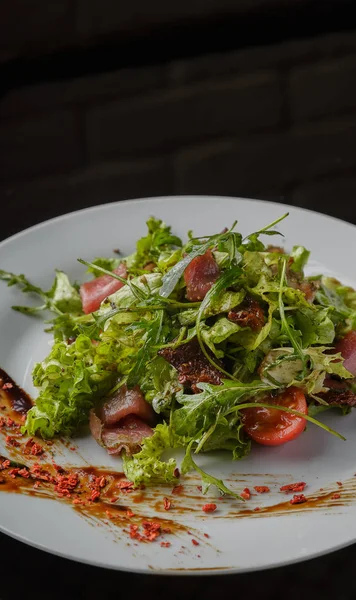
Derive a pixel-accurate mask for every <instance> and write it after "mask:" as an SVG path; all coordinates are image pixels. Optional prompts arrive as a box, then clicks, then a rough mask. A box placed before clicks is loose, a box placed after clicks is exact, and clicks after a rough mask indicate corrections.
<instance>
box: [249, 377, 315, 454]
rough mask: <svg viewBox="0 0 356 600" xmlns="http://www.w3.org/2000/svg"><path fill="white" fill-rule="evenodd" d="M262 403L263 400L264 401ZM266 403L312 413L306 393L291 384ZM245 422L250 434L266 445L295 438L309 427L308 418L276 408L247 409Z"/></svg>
mask: <svg viewBox="0 0 356 600" xmlns="http://www.w3.org/2000/svg"><path fill="white" fill-rule="evenodd" d="M261 402H262V401H261ZM263 402H265V403H268V404H270V405H271V406H273V404H278V405H279V406H285V407H286V408H292V409H293V410H297V411H298V412H301V413H303V414H304V415H307V414H308V405H307V402H306V399H305V395H304V394H303V392H302V391H301V390H300V389H299V388H297V387H290V388H288V389H286V390H285V391H284V392H282V393H281V394H278V396H274V397H273V398H271V397H268V399H267V400H266V399H264V400H263ZM241 412H242V413H243V417H242V421H243V423H244V429H245V431H246V433H247V434H248V435H249V436H250V438H252V439H253V440H254V441H255V442H258V443H259V444H263V445H264V446H279V445H280V444H285V443H286V442H291V441H292V440H295V439H296V438H297V437H298V436H299V435H300V434H301V433H302V431H304V429H305V425H306V420H305V419H303V418H302V417H298V416H297V415H292V414H290V413H286V412H283V411H281V410H278V409H273V408H258V407H256V408H246V409H244V410H242V411H241Z"/></svg>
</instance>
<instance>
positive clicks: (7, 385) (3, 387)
mask: <svg viewBox="0 0 356 600" xmlns="http://www.w3.org/2000/svg"><path fill="white" fill-rule="evenodd" d="M13 387H14V386H13V384H12V383H4V385H3V386H2V389H3V390H11V389H12V388H13Z"/></svg>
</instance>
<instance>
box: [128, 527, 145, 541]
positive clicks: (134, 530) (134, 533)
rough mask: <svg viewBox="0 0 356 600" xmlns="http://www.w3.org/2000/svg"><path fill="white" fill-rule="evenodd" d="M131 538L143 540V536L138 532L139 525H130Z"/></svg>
mask: <svg viewBox="0 0 356 600" xmlns="http://www.w3.org/2000/svg"><path fill="white" fill-rule="evenodd" d="M130 538H131V539H133V540H140V541H141V540H143V536H142V535H141V534H140V533H139V532H138V525H132V524H131V525H130Z"/></svg>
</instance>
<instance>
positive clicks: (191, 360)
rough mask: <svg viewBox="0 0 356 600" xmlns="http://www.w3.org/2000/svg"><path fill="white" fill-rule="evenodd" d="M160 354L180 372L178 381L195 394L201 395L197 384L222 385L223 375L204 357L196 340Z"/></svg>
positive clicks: (167, 349)
mask: <svg viewBox="0 0 356 600" xmlns="http://www.w3.org/2000/svg"><path fill="white" fill-rule="evenodd" d="M158 354H159V355H160V356H163V358H164V359H165V360H166V361H167V362H169V363H170V364H171V365H172V367H174V368H175V369H176V370H177V371H178V381H179V383H181V384H182V385H184V386H185V387H187V388H191V389H192V390H193V392H194V393H198V394H199V393H200V392H201V389H200V388H198V386H197V385H196V384H197V383H200V382H201V383H203V382H204V383H212V384H214V385H220V384H221V377H222V375H221V373H220V371H218V369H216V368H215V367H214V366H213V365H211V364H210V362H209V361H208V360H207V358H206V357H205V356H204V354H203V352H202V351H201V348H200V346H199V343H198V340H197V339H196V338H194V339H193V340H192V341H190V342H187V343H186V344H181V345H180V346H178V347H177V348H164V349H163V350H159V352H158Z"/></svg>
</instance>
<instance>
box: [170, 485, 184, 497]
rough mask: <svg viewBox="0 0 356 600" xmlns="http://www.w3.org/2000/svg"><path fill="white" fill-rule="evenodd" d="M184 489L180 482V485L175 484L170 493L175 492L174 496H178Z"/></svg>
mask: <svg viewBox="0 0 356 600" xmlns="http://www.w3.org/2000/svg"><path fill="white" fill-rule="evenodd" d="M183 490H184V487H183V486H182V485H181V484H180V485H175V486H174V488H173V489H172V494H175V495H176V496H179V494H181V493H182V492H183Z"/></svg>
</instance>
